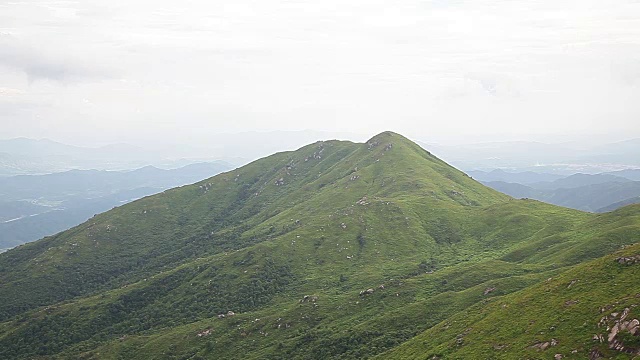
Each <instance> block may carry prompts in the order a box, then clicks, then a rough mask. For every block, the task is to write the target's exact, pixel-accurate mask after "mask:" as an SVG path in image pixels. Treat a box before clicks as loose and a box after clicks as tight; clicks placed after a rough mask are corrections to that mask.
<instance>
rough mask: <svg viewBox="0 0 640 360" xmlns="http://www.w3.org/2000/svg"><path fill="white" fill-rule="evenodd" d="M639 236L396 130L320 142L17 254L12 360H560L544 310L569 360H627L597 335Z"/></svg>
mask: <svg viewBox="0 0 640 360" xmlns="http://www.w3.org/2000/svg"><path fill="white" fill-rule="evenodd" d="M639 238H640V206H633V205H632V206H628V207H625V208H623V209H620V210H617V211H615V212H612V213H607V214H602V215H595V214H589V213H584V212H580V211H576V210H571V209H565V208H560V207H557V206H553V205H548V204H544V203H541V202H538V201H534V200H515V199H512V198H510V197H508V196H507V195H504V194H501V193H499V192H497V191H494V190H492V189H489V188H487V187H485V186H484V185H482V184H480V183H478V182H476V181H474V180H473V179H471V178H469V177H468V176H466V175H465V174H464V173H462V172H460V171H458V170H456V169H454V168H453V167H451V166H449V165H447V164H446V163H444V162H443V161H441V160H439V159H438V158H436V157H434V156H432V155H431V154H430V153H429V152H427V151H425V150H423V149H422V148H420V147H419V146H417V145H416V144H414V143H412V142H411V141H409V140H407V139H405V138H404V137H402V136H400V135H398V134H394V133H390V132H386V133H382V134H380V135H378V136H376V137H374V138H372V139H371V140H369V141H368V142H367V143H364V144H356V143H350V142H342V141H325V142H318V143H315V144H311V145H308V146H306V147H303V148H301V149H299V150H297V151H294V152H285V153H278V154H275V155H272V156H270V157H267V158H264V159H261V160H258V161H255V162H253V163H251V164H249V165H247V166H245V167H242V168H239V169H236V170H234V171H230V172H227V173H223V174H220V175H218V176H215V177H213V178H210V179H207V180H204V181H201V182H198V183H196V184H193V185H188V186H183V187H180V188H176V189H172V190H167V191H165V192H163V193H161V194H158V195H154V196H150V197H146V198H144V199H141V200H138V201H135V202H133V203H130V204H127V205H124V206H121V207H119V208H116V209H113V210H111V211H108V212H106V213H103V214H100V215H97V216H95V217H94V218H92V219H90V220H89V221H87V222H86V223H84V224H81V225H79V226H77V227H75V228H72V229H70V230H68V231H65V232H63V233H60V234H58V235H56V236H53V237H47V238H44V239H42V240H39V241H37V242H34V243H29V244H26V245H22V246H19V247H18V248H16V249H13V250H11V251H8V252H6V253H3V254H1V255H0V290H1V291H0V358H16V359H21V358H24V359H34V358H35V359H38V358H43V359H47V358H53V359H56V358H60V359H65V358H73V359H77V358H81V359H206V358H225V359H281V358H292V359H313V358H316V359H327V358H333V359H362V358H370V357H374V356H379V357H380V358H405V357H414V358H425V359H426V358H434V357H435V358H452V359H457V358H463V357H466V358H470V359H474V358H492V357H494V358H499V357H502V358H513V356H516V358H518V357H520V356H523V354H527V355H526V356H528V357H529V358H536V357H539V358H550V357H549V356H552V355H549V354H548V353H549V351H555V350H545V351H542V350H541V351H537V350H532V348H531V346H532V345H534V343H532V342H531V341H532V340H531V337H529V333H524V331H525V330H526V329H524V330H523V329H521V326H524V325H523V324H524V322H527V321H530V319H529V318H530V317H532V316H534V315H536V314H537V312H536V309H537V308H536V307H535V306H539V311H538V312H539V314H540V316H539V317H538V318H537V320H536V321H537V322H536V325H535V329H534V330H535V331H537V332H540V331H543V330H539V329H543V328H547V329H548V328H550V327H554V328H555V331H556V333H554V336H556V335H555V334H558V335H557V340H558V342H559V344H561V345H557V349H561V350H562V351H563V353H564V352H567V351H569V350H571V351H572V350H577V352H576V353H574V354H573V355H571V356H574V357H575V358H585V357H586V356H588V354H589V353H590V352H592V351H593V350H594V347H595V348H597V349H596V350H597V351H600V353H602V354H603V356H627V355H620V354H623V353H621V352H619V351H617V350H611V349H609V348H608V345H609V344H608V343H607V342H606V341H605V342H599V341H597V342H595V343H591V342H590V341H592V340H591V336H592V335H594V334H595V333H594V334H590V332H593V331H592V330H593V329H592V327H588V326H591V324H592V323H591V322H589V321H591V319H592V316H595V317H598V315H600V316H602V315H601V314H600V313H598V309H599V308H600V307H601V306H607V305H611V304H614V303H615V301H619V302H624V304H622V303H620V304H616V305H615V306H617V307H616V309H617V308H618V307H621V306H627V307H632V305H637V303H638V302H639V301H640V299H639V298H636V297H633V296H632V295H635V294H633V291H634V289H638V288H640V287H639V286H638V285H640V284H639V282H640V280H638V279H640V278H638V277H637V276H633V274H635V273H634V271H636V267H635V266H632V265H626V263H625V266H627V267H625V266H622V265H620V264H618V263H617V262H615V261H614V259H613V258H612V256H619V255H609V254H611V253H614V252H616V251H619V250H620V249H621V248H622V247H623V246H627V245H630V244H633V243H635V242H637V241H638V239H639ZM636 250H638V248H637V247H629V248H627V249H625V250H623V251H626V252H627V253H628V254H627V253H625V254H626V255H629V256H631V255H633V254H635V252H634V251H636ZM589 261H592V262H589ZM631 263H633V260H631ZM638 266H640V265H638ZM591 273H593V274H591ZM589 274H591V275H589ZM625 274H627V275H629V276H626V275H625ZM578 275H580V276H578ZM587 275H588V277H587ZM574 277H575V278H576V279H578V280H580V281H579V282H577V285H576V284H575V283H574V286H572V287H571V288H570V289H569V290H571V289H573V290H571V291H572V292H575V296H573V295H574V294H573V293H572V294H570V295H571V296H569V295H567V294H565V292H564V287H563V286H566V284H565V283H566V282H567V279H569V278H571V279H573V278H574ZM548 279H551V280H548ZM606 279H610V280H612V281H613V283H615V284H619V285H613V284H608V283H607V284H605V285H604V287H603V286H601V285H602V283H603V281H604V282H606V281H605V280H606ZM623 280H624V281H623ZM562 284H564V285H562ZM561 285H562V286H561ZM599 286H600V287H601V288H599ZM612 286H617V287H612ZM592 289H593V295H589V294H591V291H592ZM607 289H613V290H618V291H615V292H614V294H615V295H613V294H611V293H610V292H608V290H607ZM636 291H637V290H636ZM565 297H566V299H565ZM560 299H564V300H562V301H577V302H576V303H575V304H571V305H566V308H567V309H571V311H574V312H575V313H572V314H571V315H572V316H568V315H563V316H560V317H558V316H557V314H556V312H555V311H556V310H557V309H564V308H563V307H562V306H564V305H561V306H560V307H558V306H556V305H557V304H556V303H557V301H560ZM547 300H550V301H551V302H549V304H551V305H550V306H549V307H547V308H544V309H543V308H542V305H540V304H544V303H545V302H546V301H547ZM527 301H530V303H528V302H527ZM503 304H507V307H508V308H509V309H514V311H518V312H516V313H512V314H513V316H514V317H517V319H510V318H508V317H505V313H504V312H500V310H501V309H503V308H502V305H503ZM518 304H526V305H527V306H528V308H527V309H526V311H525V310H524V309H519V308H518V307H519V305H518ZM529 304H531V305H529ZM574 305H575V306H574ZM529 309H530V310H529ZM611 309H613V308H611ZM594 311H595V315H594ZM607 311H608V310H607ZM612 311H613V310H612ZM633 311H635V310H633ZM633 311H632V312H631V313H630V315H629V314H628V315H627V316H628V317H629V316H636V315H635V313H634V312H633ZM507 315H508V313H507ZM560 320H562V321H563V322H562V323H560V322H559V321H560ZM587 320H588V321H587ZM596 320H599V319H596ZM469 321H473V322H474V324H472V325H469V324H468V323H469ZM493 321H503V322H505V324H503V325H499V324H500V323H495V322H493ZM612 321H614V320H612ZM475 323H477V324H478V325H475ZM583 323H586V324H587V325H585V328H584V329H582V330H580V331H575V330H574V329H575V328H576V326H582V324H583ZM596 323H597V321H596ZM447 324H449V325H447ZM463 324H464V325H463ZM500 326H502V327H503V328H504V329H503V328H500V329H498V330H496V329H495V328H496V327H500ZM467 328H471V329H476V332H474V331H472V330H469V331H467V330H466V329H467ZM509 329H520V330H517V331H516V332H513V333H511V335H509ZM492 330H495V336H494V333H491V331H492ZM465 331H466V332H465ZM531 331H533V330H531ZM565 332H566V333H565ZM601 332H602V333H604V332H603V331H601ZM454 333H455V335H454ZM462 333H464V335H463V340H462V341H461V342H460V343H458V342H459V341H458V340H457V336H458V335H460V334H462ZM531 334H533V333H531ZM560 334H563V335H562V336H561V335H560ZM585 334H588V335H585ZM452 335H453V340H452V338H451V336H452ZM584 336H587V338H586V340H585V337H584ZM546 338H547V336H546V334H545V336H542V335H541V336H540V337H539V339H538V338H536V339H534V340H535V341H543V340H545V339H546ZM627 338H628V339H627ZM627 338H624V340H625V341H627V342H632V341H635V339H636V338H635V337H634V336H627ZM452 341H453V345H452ZM548 341H550V340H548ZM476 343H478V344H479V345H477V346H476V345H474V344H476ZM487 344H489V345H490V348H489V349H487V346H488V345H487ZM586 344H589V345H592V346H586ZM494 345H495V347H494ZM498 348H499V350H492V349H498ZM565 350H567V351H565ZM492 351H494V352H492ZM479 354H480V355H479ZM569 354H570V353H567V355H566V356H569ZM478 356H479V357H478ZM509 356H511V357H509ZM623 358H624V357H623Z"/></svg>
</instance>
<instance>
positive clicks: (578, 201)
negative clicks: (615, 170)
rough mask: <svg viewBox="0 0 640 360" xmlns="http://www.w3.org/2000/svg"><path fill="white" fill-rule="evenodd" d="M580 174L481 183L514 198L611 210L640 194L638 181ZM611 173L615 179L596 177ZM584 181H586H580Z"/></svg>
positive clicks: (597, 209) (575, 207) (594, 210)
mask: <svg viewBox="0 0 640 360" xmlns="http://www.w3.org/2000/svg"><path fill="white" fill-rule="evenodd" d="M580 175H581V174H579V175H578V176H570V177H568V178H566V179H561V180H557V181H554V182H550V183H536V184H531V185H528V186H527V185H522V184H515V183H506V182H502V181H490V182H484V184H485V185H487V186H489V187H490V188H492V189H495V190H498V191H500V192H502V193H505V194H507V195H509V196H513V197H515V198H531V199H536V200H540V201H544V202H547V203H550V204H554V205H559V206H565V207H569V208H572V209H577V210H582V211H591V212H602V211H612V210H615V209H617V208H619V207H622V206H625V205H628V204H632V203H635V202H634V201H633V199H635V198H637V197H638V196H640V181H631V180H627V179H623V178H618V177H613V176H608V175H607V176H604V175H603V176H596V175H588V176H587V177H586V178H584V177H582V176H580ZM610 177H611V178H617V179H615V181H608V182H604V183H599V181H606V179H609V178H610ZM620 179H621V180H620ZM584 183H586V184H587V185H582V184H584ZM563 186H564V187H563Z"/></svg>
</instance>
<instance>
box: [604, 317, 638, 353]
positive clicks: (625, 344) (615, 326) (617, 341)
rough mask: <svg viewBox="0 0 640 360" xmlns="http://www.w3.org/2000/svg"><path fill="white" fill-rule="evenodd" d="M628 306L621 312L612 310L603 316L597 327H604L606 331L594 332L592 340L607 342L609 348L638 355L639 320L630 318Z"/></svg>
mask: <svg viewBox="0 0 640 360" xmlns="http://www.w3.org/2000/svg"><path fill="white" fill-rule="evenodd" d="M630 312H631V309H630V308H628V307H627V308H625V309H624V310H623V311H622V312H612V313H611V314H609V315H605V316H603V317H602V318H601V319H600V321H599V322H598V327H599V328H604V329H605V330H606V331H607V333H605V334H604V335H603V334H596V335H594V336H593V340H594V341H599V342H601V343H602V342H605V341H606V342H607V343H608V345H609V348H610V349H613V350H616V351H619V352H623V353H627V354H634V355H640V337H639V336H640V320H638V319H636V318H630V316H629V315H630Z"/></svg>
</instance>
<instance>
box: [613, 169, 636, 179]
mask: <svg viewBox="0 0 640 360" xmlns="http://www.w3.org/2000/svg"><path fill="white" fill-rule="evenodd" d="M607 174H609V175H614V176H619V177H623V178H627V179H629V180H633V181H640V169H626V170H619V171H613V172H609V173H607Z"/></svg>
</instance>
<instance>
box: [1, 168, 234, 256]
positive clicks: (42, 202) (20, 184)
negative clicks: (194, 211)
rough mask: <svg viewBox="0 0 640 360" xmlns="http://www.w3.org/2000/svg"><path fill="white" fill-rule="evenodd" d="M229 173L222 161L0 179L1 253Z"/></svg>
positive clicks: (73, 171)
mask: <svg viewBox="0 0 640 360" xmlns="http://www.w3.org/2000/svg"><path fill="white" fill-rule="evenodd" d="M228 169H230V165H228V164H226V163H223V162H213V163H201V164H191V165H188V166H185V167H182V168H179V169H171V170H162V169H158V168H155V167H152V166H147V167H144V168H141V169H138V170H133V171H98V170H70V171H66V172H62V173H55V174H47V175H20V176H14V177H7V178H0V198H1V199H3V201H2V202H0V249H7V248H11V247H14V246H17V245H19V244H22V243H25V242H29V241H34V240H37V239H40V238H42V237H44V236H47V235H53V234H55V233H57V232H60V231H63V230H66V229H68V228H70V227H73V226H76V225H78V224H80V223H82V222H84V221H86V220H87V219H89V218H90V217H91V216H93V215H95V214H97V213H101V212H104V211H107V210H109V209H111V208H113V207H115V206H119V205H122V204H124V203H127V202H130V201H133V200H135V199H139V198H142V197H145V196H148V195H152V194H155V193H158V192H160V191H162V190H166V189H167V188H171V187H175V186H181V185H185V184H189V183H193V182H194V181H198V180H201V179H206V178H208V177H211V176H212V175H215V174H218V173H220V172H222V171H224V170H228Z"/></svg>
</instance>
